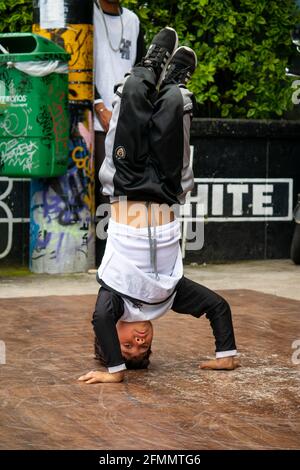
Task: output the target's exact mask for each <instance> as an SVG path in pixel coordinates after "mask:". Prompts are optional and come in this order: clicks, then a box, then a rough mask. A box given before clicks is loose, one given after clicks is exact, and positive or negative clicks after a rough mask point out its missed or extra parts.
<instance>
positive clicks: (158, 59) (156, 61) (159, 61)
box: [143, 45, 170, 69]
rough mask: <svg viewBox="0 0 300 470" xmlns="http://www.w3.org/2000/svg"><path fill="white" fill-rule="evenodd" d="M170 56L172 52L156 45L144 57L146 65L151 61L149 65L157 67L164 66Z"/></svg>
mask: <svg viewBox="0 0 300 470" xmlns="http://www.w3.org/2000/svg"><path fill="white" fill-rule="evenodd" d="M168 56H170V53H169V52H168V51H166V49H165V48H162V47H160V46H157V45H154V47H153V48H152V49H151V50H150V53H149V55H148V56H146V57H145V58H144V61H143V63H144V65H146V64H148V63H149V66H150V67H152V68H155V69H158V68H159V67H160V68H163V67H164V64H165V63H166V62H167V59H168Z"/></svg>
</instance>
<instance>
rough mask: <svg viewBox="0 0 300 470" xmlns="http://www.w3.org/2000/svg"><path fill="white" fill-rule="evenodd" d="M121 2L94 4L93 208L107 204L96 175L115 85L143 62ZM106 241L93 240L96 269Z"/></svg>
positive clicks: (133, 21) (136, 24)
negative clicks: (94, 241) (135, 65)
mask: <svg viewBox="0 0 300 470" xmlns="http://www.w3.org/2000/svg"><path fill="white" fill-rule="evenodd" d="M120 3H121V2H120V0H95V1H94V69H95V73H94V81H95V101H94V111H95V113H94V130H95V175H96V181H95V183H96V187H95V206H96V209H97V207H98V206H99V205H100V204H101V203H105V202H107V198H106V197H105V196H103V195H102V194H101V192H100V184H99V179H98V177H97V176H98V172H99V169H100V167H101V165H102V163H103V160H104V157H105V147H104V141H105V136H106V133H107V131H108V127H109V123H110V119H111V115H112V101H113V96H114V86H115V84H116V83H119V82H120V81H121V80H122V79H123V77H124V75H125V74H126V73H127V72H129V71H130V69H131V68H132V66H133V65H134V64H135V63H137V62H139V61H140V60H141V59H142V56H143V53H144V36H143V32H142V30H141V26H140V21H139V19H138V17H137V16H136V14H135V13H133V12H132V11H130V10H128V9H127V8H123V7H122V6H121V5H120ZM104 248H105V241H104V240H99V239H98V238H97V239H96V265H97V266H99V264H100V261H101V259H102V256H103V252H104Z"/></svg>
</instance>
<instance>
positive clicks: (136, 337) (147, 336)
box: [95, 321, 153, 369]
mask: <svg viewBox="0 0 300 470" xmlns="http://www.w3.org/2000/svg"><path fill="white" fill-rule="evenodd" d="M117 332H118V337H119V341H120V347H121V353H122V356H123V358H124V362H125V364H126V367H127V369H146V368H147V367H148V365H149V363H150V361H149V357H150V354H151V352H152V351H151V344H152V338H153V326H152V323H151V322H150V321H139V322H125V321H118V323H117ZM95 356H96V358H97V359H99V360H100V362H101V363H102V364H103V365H106V363H105V359H104V357H103V353H102V350H101V345H99V343H98V341H97V339H96V338H95Z"/></svg>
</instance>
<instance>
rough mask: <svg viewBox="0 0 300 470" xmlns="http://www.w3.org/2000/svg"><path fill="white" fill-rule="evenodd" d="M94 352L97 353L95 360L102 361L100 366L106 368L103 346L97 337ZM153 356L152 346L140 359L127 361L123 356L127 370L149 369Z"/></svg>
mask: <svg viewBox="0 0 300 470" xmlns="http://www.w3.org/2000/svg"><path fill="white" fill-rule="evenodd" d="M94 351H95V359H98V361H100V364H101V365H102V366H105V367H106V361H105V358H104V355H103V352H102V349H101V346H100V344H99V341H98V340H97V338H96V336H95V341H94ZM151 354H152V351H151V346H150V348H149V349H148V350H147V351H146V352H145V353H144V354H143V355H141V356H140V357H136V358H134V359H126V358H125V357H124V356H123V359H124V362H125V365H126V367H127V369H148V366H149V364H150V360H149V357H150V355H151Z"/></svg>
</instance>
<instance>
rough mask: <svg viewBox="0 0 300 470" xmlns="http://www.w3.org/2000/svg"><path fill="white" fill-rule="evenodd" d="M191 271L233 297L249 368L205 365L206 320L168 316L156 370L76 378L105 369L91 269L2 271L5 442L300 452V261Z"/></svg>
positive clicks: (156, 346)
mask: <svg viewBox="0 0 300 470" xmlns="http://www.w3.org/2000/svg"><path fill="white" fill-rule="evenodd" d="M186 274H187V275H189V276H190V277H192V278H193V279H194V280H197V281H199V282H202V283H204V284H206V285H207V286H209V287H211V288H214V289H218V291H219V292H220V293H221V294H222V295H223V296H224V297H225V298H226V299H227V300H228V301H229V302H230V304H231V306H232V311H233V318H234V325H235V332H236V337H237V343H238V348H239V353H240V359H241V364H242V367H240V368H238V369H236V370H235V371H231V372H224V371H219V372H216V371H203V370H200V369H199V368H198V365H199V363H200V362H201V361H202V360H203V359H205V358H207V357H209V356H210V357H211V356H213V354H214V344H213V343H214V342H213V338H212V334H211V330H210V327H209V322H208V321H207V320H206V319H205V318H201V319H195V318H193V317H188V316H185V315H178V314H175V313H174V312H169V313H168V314H167V315H166V316H164V317H163V318H161V319H158V320H157V321H156V322H155V336H154V342H153V348H152V349H153V355H152V356H151V365H150V368H149V370H147V371H130V372H128V374H127V378H126V380H125V382H123V383H121V384H98V385H93V386H88V385H86V384H81V383H78V382H77V380H76V379H77V377H78V376H79V375H81V374H82V373H84V372H86V371H88V370H91V369H97V368H99V367H100V366H99V364H98V363H97V362H96V361H95V359H94V357H93V333H92V329H91V324H90V318H91V312H92V309H93V306H94V302H95V294H96V292H97V289H98V286H97V284H96V282H95V276H94V274H85V275H72V276H70V275H69V276H40V275H38V276H36V275H30V276H28V275H27V276H24V277H22V276H21V277H9V276H7V275H6V276H2V278H1V269H0V325H1V328H0V347H1V346H2V353H3V345H4V344H5V347H6V364H0V423H1V426H0V449H106V450H107V449H166V450H168V449H176V450H181V449H182V450H187V449H199V450H200V449H297V448H299V442H300V397H299V386H300V347H299V344H300V326H299V325H300V323H299V317H300V292H299V291H300V289H299V286H300V267H296V266H294V265H293V264H292V263H291V262H289V261H268V262H245V263H236V264H231V265H209V266H199V267H196V266H194V267H191V266H190V267H186ZM295 341H299V343H298V349H299V353H297V351H296V350H295V347H294V348H293V343H294V342H295ZM293 355H294V356H293ZM2 357H3V356H2ZM293 357H294V359H293ZM295 359H296V361H295Z"/></svg>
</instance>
